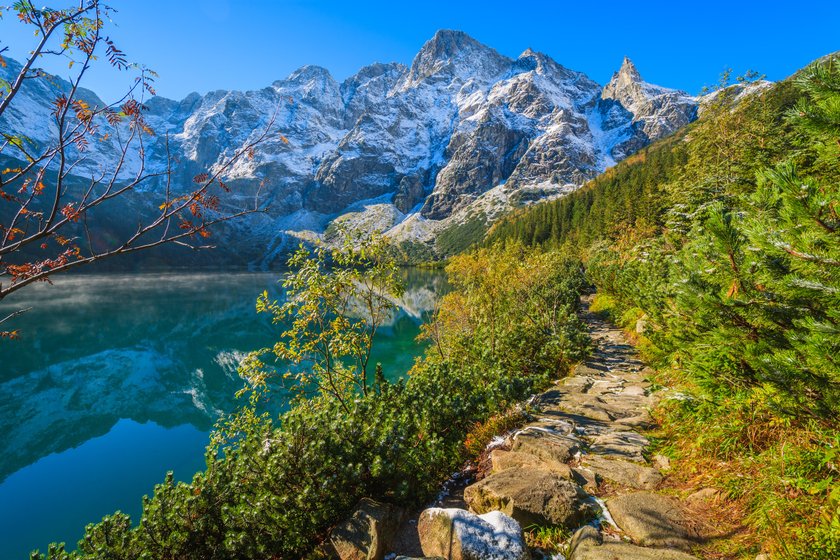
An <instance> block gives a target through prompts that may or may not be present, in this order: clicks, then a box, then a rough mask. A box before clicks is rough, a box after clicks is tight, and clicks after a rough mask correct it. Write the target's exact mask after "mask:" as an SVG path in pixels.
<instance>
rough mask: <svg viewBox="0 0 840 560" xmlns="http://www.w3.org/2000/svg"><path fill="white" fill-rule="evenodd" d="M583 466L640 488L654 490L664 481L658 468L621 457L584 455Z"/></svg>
mask: <svg viewBox="0 0 840 560" xmlns="http://www.w3.org/2000/svg"><path fill="white" fill-rule="evenodd" d="M582 466H583V467H584V468H586V469H589V470H590V471H592V472H593V473H595V475H596V476H599V477H601V478H603V479H607V480H609V481H611V482H614V483H616V484H619V485H621V486H629V487H630V488H636V489H638V490H653V489H654V488H656V487H657V486H659V484H660V483H661V482H662V475H661V474H660V473H659V471H657V470H656V469H653V468H650V467H645V466H643V465H637V464H636V463H629V462H627V461H622V460H620V459H607V458H606V457H602V456H600V455H584V456H583V460H582Z"/></svg>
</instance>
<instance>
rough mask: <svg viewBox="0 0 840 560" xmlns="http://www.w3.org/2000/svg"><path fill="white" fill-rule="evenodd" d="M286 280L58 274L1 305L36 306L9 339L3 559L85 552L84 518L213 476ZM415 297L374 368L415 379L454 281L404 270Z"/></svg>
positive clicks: (271, 276) (134, 508)
mask: <svg viewBox="0 0 840 560" xmlns="http://www.w3.org/2000/svg"><path fill="white" fill-rule="evenodd" d="M281 274H282V273H279V272H274V273H230V272H218V273H195V274H181V273H169V274H151V273H148V274H146V273H144V274H130V275H128V274H126V275H123V274H105V275H79V276H59V277H56V279H55V280H54V282H55V285H53V286H49V285H45V284H42V285H37V286H32V287H29V288H26V289H24V290H21V291H20V292H18V294H19V296H17V295H16V296H12V297H11V298H9V300H7V301H5V302H2V303H0V316H5V315H6V314H7V313H9V312H11V311H13V310H15V309H18V308H22V307H29V306H32V308H33V309H32V310H31V311H29V312H27V313H26V314H24V315H23V316H21V317H19V318H18V319H17V320H16V322H15V324H14V327H13V328H17V329H19V330H20V334H21V338H20V339H19V340H16V341H12V342H10V341H0V391H2V398H0V434H2V435H0V558H3V559H5V558H10V559H14V558H21V559H23V558H28V554H29V552H30V551H31V550H33V549H34V548H40V549H41V550H42V551H44V550H46V545H47V544H48V543H49V542H50V541H59V542H60V541H65V542H67V543H68V545H70V546H69V548H75V543H76V541H77V540H78V539H79V538H80V537H81V536H82V533H83V528H84V526H85V525H86V524H87V523H91V522H96V521H98V520H99V519H100V518H101V517H102V516H103V515H106V514H109V513H112V512H114V511H116V510H121V511H123V512H126V513H128V514H130V515H131V516H132V519H133V520H134V521H135V522H136V521H137V519H138V517H139V513H140V510H141V497H142V496H143V495H144V494H150V493H151V491H152V488H153V486H154V485H155V484H156V483H159V482H161V481H162V480H163V477H164V474H165V473H166V471H168V470H172V471H174V473H175V477H176V478H177V479H180V480H189V479H190V478H191V477H192V475H193V473H195V472H196V471H198V470H201V469H203V468H204V448H205V446H206V444H207V440H208V438H207V435H208V432H209V430H210V428H211V427H212V425H213V423H214V422H215V420H216V419H217V418H218V417H219V415H221V414H223V413H225V412H229V411H231V410H233V409H234V408H235V407H236V406H237V403H236V400H235V399H234V397H233V395H234V393H235V392H236V391H237V390H238V389H239V388H241V387H242V380H241V379H240V378H239V377H238V375H237V373H236V367H237V364H238V362H239V360H240V359H241V357H242V356H243V355H244V354H245V353H246V352H248V351H250V350H254V349H256V348H260V347H264V346H269V345H271V344H272V343H273V342H274V341H275V340H276V338H277V335H278V334H279V332H280V330H281V327H280V326H278V325H272V324H271V322H270V320H269V318H268V316H266V315H264V314H262V315H257V313H256V310H255V301H256V298H257V295H258V294H260V293H261V292H262V291H263V290H269V292H270V293H272V294H273V295H275V296H277V297H278V298H281V297H282V287H281V286H280V285H279V284H278V282H277V281H278V279H279V278H280V276H281ZM405 280H406V286H407V290H406V294H405V296H404V297H403V298H402V299H401V300H400V302H399V305H400V309H399V311H398V312H396V313H395V315H394V317H393V320H391V321H390V322H389V324H388V325H387V326H386V327H385V328H383V329H381V330H380V332H379V333H378V337H377V341H376V347H375V350H374V359H375V360H376V361H379V362H381V363H382V365H383V370H384V372H385V375H386V377H389V378H391V379H394V378H398V377H401V376H403V375H405V373H406V372H407V371H408V369H409V368H410V367H411V365H412V363H413V361H414V358H415V357H416V356H418V355H419V354H420V353H421V352H422V350H423V348H422V346H421V345H418V343H417V342H416V341H415V337H416V336H417V334H418V332H419V326H420V323H421V322H422V320H423V318H424V317H425V315H426V314H428V312H429V311H431V309H432V307H433V305H434V302H435V300H436V298H437V297H438V295H439V294H441V293H442V292H443V291H444V290H445V289H446V286H445V281H444V279H443V277H442V275H441V274H440V273H438V272H434V271H427V270H406V271H405Z"/></svg>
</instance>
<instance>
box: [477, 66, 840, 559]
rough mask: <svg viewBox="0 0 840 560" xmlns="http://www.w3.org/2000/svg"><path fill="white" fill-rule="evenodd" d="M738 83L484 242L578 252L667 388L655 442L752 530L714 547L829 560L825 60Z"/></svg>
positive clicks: (829, 82) (603, 299)
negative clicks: (673, 394) (676, 395)
mask: <svg viewBox="0 0 840 560" xmlns="http://www.w3.org/2000/svg"><path fill="white" fill-rule="evenodd" d="M745 89H746V90H747V91H749V89H750V88H749V87H747V88H745V87H744V85H743V84H740V85H736V86H735V87H731V88H728V89H727V88H722V89H720V90H719V91H718V92H717V93H716V95H713V96H711V97H710V98H709V99H710V100H709V101H708V102H707V104H706V105H705V106H704V107H702V108H701V117H700V119H699V121H697V122H696V123H694V124H692V125H690V126H689V127H687V128H685V129H683V130H682V131H681V132H680V133H678V134H676V135H674V136H672V137H670V138H668V139H666V140H664V141H661V142H659V143H656V144H654V145H652V146H650V147H648V148H647V149H645V150H643V151H641V152H639V153H638V154H637V155H635V156H633V157H631V158H628V159H627V160H625V161H624V162H622V163H620V164H619V165H618V166H616V167H615V168H613V169H611V170H609V171H608V172H607V173H605V174H603V175H602V176H600V177H599V178H597V179H595V180H593V181H591V182H590V183H589V184H588V185H587V186H585V187H584V188H583V189H581V190H580V191H578V192H576V193H573V194H571V195H570V196H568V197H565V198H563V199H560V200H557V201H554V202H551V203H545V204H539V205H536V206H534V207H532V208H530V209H527V210H525V211H522V212H521V213H519V214H518V215H516V216H512V217H510V218H509V219H507V220H505V221H504V222H503V223H500V224H499V225H498V226H497V227H496V228H494V229H493V230H492V231H491V233H490V235H489V236H488V241H487V242H488V243H496V242H506V241H510V240H512V239H515V240H521V241H524V242H525V243H529V244H534V245H541V246H543V247H546V248H548V249H551V250H560V251H563V252H569V253H573V254H575V255H579V256H580V257H581V258H582V259H583V261H584V262H585V264H586V268H587V273H588V277H589V279H590V281H591V282H592V283H593V284H594V285H595V287H596V288H597V290H598V294H599V295H598V298H597V300H596V305H597V306H598V307H599V308H600V309H602V310H605V311H608V312H610V313H611V314H612V316H613V317H614V318H615V319H616V320H617V321H618V322H620V323H622V324H623V325H625V326H626V327H627V328H628V329H630V330H633V331H634V332H635V333H636V336H637V338H638V343H639V345H640V347H641V348H642V349H643V350H644V351H645V352H646V353H647V355H648V357H649V358H651V359H653V360H655V361H656V363H657V364H658V365H659V368H660V371H661V372H663V374H664V375H665V376H666V378H667V379H669V380H670V381H671V382H676V383H677V384H678V385H680V386H681V387H682V390H683V391H684V392H685V395H684V398H683V399H681V400H674V401H672V402H673V403H674V404H671V405H669V406H668V407H666V410H665V411H663V414H664V418H663V424H662V433H661V436H662V438H663V439H662V445H663V447H664V448H667V449H669V450H670V451H671V452H672V454H673V455H674V456H675V457H678V458H679V460H680V461H682V462H683V463H684V464H685V465H688V466H691V467H692V468H690V469H683V470H688V471H693V473H694V474H693V475H692V476H694V477H696V478H695V480H694V482H695V483H697V482H698V481H699V482H700V484H705V485H708V486H712V487H715V488H718V489H721V490H723V491H724V493H725V495H726V497H727V498H729V499H731V500H732V504H731V506H730V511H731V512H732V513H733V514H734V515H741V516H742V517H743V522H744V524H745V526H746V527H749V528H750V530H749V531H746V532H745V534H742V535H735V536H733V538H732V542H728V541H727V542H725V543H721V544H720V545H719V546H720V547H721V552H722V553H727V552H728V553H733V552H734V551H737V550H740V551H742V552H743V551H746V550H750V546H751V547H752V548H753V549H755V548H759V547H761V546H764V547H765V548H769V549H770V550H772V552H773V553H774V554H778V555H779V557H784V558H825V559H828V558H837V557H840V536H839V535H840V509H838V506H839V505H840V485H839V484H838V479H840V470H838V457H840V451H838V448H840V436H838V432H837V427H838V424H837V418H838V414H840V363H838V358H837V357H838V356H840V183H839V182H838V181H839V180H840V143H839V140H840V65H839V64H838V62H837V56H836V55H833V56H830V57H826V58H824V59H822V60H820V61H818V62H817V63H815V64H814V65H812V66H810V67H808V68H806V69H805V70H803V71H801V72H799V73H798V74H797V75H795V76H793V77H792V78H790V79H788V80H786V81H783V82H780V83H777V84H774V85H773V86H772V87H767V88H763V89H759V88H757V87H753V88H752V90H753V91H752V92H751V93H747V94H744V93H743V92H744V90H745ZM727 547H728V549H727ZM772 557H774V558H775V557H776V556H775V555H774V556H772Z"/></svg>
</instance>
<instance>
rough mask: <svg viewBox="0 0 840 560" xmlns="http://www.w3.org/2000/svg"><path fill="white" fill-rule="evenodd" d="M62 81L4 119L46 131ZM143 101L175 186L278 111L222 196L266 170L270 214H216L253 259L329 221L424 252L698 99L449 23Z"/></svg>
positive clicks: (544, 191) (672, 119)
mask: <svg viewBox="0 0 840 560" xmlns="http://www.w3.org/2000/svg"><path fill="white" fill-rule="evenodd" d="M10 67H11V65H10ZM12 70H13V68H9V69H6V73H9V72H10V71H12ZM42 82H43V83H42ZM60 87H61V86H60V85H59V86H55V85H51V84H50V83H48V80H31V81H28V89H27V90H26V92H24V93H25V95H24V96H23V97H22V98H21V99H20V103H18V100H16V101H15V103H14V104H13V105H15V106H16V112H11V113H10V112H7V115H4V118H3V120H0V131H2V132H8V133H15V132H18V133H20V132H23V133H28V134H29V135H33V136H34V137H36V139H37V140H38V141H41V142H43V141H49V139H50V137H51V135H52V134H54V133H55V131H54V130H52V129H50V127H49V126H47V125H45V123H47V122H48V121H49V118H48V117H49V112H50V111H51V107H52V105H51V104H52V101H53V99H54V97H55V95H56V93H57V91H58V89H60ZM57 88H58V89H57ZM86 95H90V97H91V102H92V103H94V104H101V101H99V100H98V98H96V97H95V95H93V94H92V93H87V92H86ZM147 106H148V111H147V115H146V118H147V120H148V122H149V123H150V124H151V126H152V128H154V129H155V130H156V132H157V135H156V136H155V137H154V139H153V140H152V141H151V145H150V146H148V150H147V153H148V159H149V161H148V165H150V166H152V167H153V168H159V167H162V166H164V165H165V164H166V158H165V155H166V150H165V143H164V139H165V138H166V137H167V136H168V137H169V142H170V150H171V152H172V153H173V154H175V155H176V156H177V162H176V164H175V183H176V188H181V189H184V190H186V189H189V188H190V185H191V179H192V177H193V176H194V175H195V174H197V173H200V172H202V171H207V170H213V169H216V168H218V166H220V165H221V164H222V162H224V160H225V158H226V157H229V156H230V155H231V154H233V153H234V152H235V151H236V150H237V149H238V148H240V147H241V146H243V145H244V144H245V143H246V142H247V141H248V140H249V139H251V138H253V137H254V136H255V135H257V134H259V133H260V132H261V131H262V130H263V129H264V127H265V126H266V125H267V124H268V122H269V120H270V119H271V118H272V115H274V118H275V128H276V131H277V134H272V135H271V136H270V138H269V139H268V140H267V141H266V142H265V143H264V144H262V145H261V146H260V147H259V149H258V150H257V152H256V154H255V157H254V158H253V159H242V160H240V161H239V162H238V163H237V164H236V165H235V166H233V167H232V168H231V169H230V170H229V171H228V172H227V174H226V176H225V177H224V178H225V179H226V180H227V181H228V182H229V183H230V184H232V185H233V186H234V187H235V188H234V193H238V194H234V198H233V200H232V201H231V203H232V204H235V203H242V202H244V201H245V200H246V199H248V197H251V196H253V194H254V192H255V191H256V189H257V185H259V184H260V183H262V184H263V189H262V192H263V203H264V204H265V207H266V210H267V212H266V213H264V214H260V215H254V216H249V217H248V218H247V219H245V220H241V221H239V222H236V223H233V224H231V225H230V226H226V227H228V228H229V229H228V230H227V231H226V232H225V235H224V236H223V238H224V239H225V240H226V241H225V245H226V247H220V249H221V250H222V252H224V250H228V251H230V252H231V253H235V254H237V255H239V256H243V255H246V256H247V258H248V259H249V260H251V261H253V262H255V263H257V264H270V262H271V261H273V260H276V259H279V258H281V257H282V255H283V253H284V251H285V250H287V249H288V248H290V247H292V246H294V244H296V243H297V241H298V240H299V239H301V238H302V239H314V238H316V237H318V236H319V235H321V234H322V233H323V231H325V229H326V228H327V227H328V225H329V223H330V222H331V221H333V220H335V219H340V220H341V221H343V222H346V223H349V224H351V225H352V224H355V225H357V226H359V227H365V228H367V229H377V230H380V231H384V232H386V234H387V235H389V236H391V237H392V238H394V239H395V240H397V241H408V242H411V243H422V244H425V245H426V246H427V247H428V248H429V250H430V251H431V252H435V251H436V250H437V249H438V248H437V247H436V245H435V240H436V236H438V235H439V234H440V233H441V232H443V231H445V230H447V229H448V228H451V227H453V226H457V225H459V224H464V223H466V222H469V221H471V220H472V221H475V220H478V221H483V222H484V223H489V222H491V221H492V220H494V219H495V218H496V217H498V216H499V215H500V214H501V213H502V212H504V211H505V210H507V209H509V208H512V207H515V206H518V205H521V204H527V203H530V202H533V201H536V200H540V199H543V198H546V197H556V196H560V195H562V194H564V193H567V192H569V191H571V190H573V189H575V188H577V187H578V186H580V185H581V184H582V183H583V182H585V181H586V180H588V179H590V178H592V177H594V176H595V175H597V174H598V173H600V172H601V171H603V170H604V169H605V168H606V167H608V166H610V165H614V164H615V162H616V161H618V160H620V159H622V158H624V157H626V156H627V155H629V154H630V153H632V152H633V151H635V150H637V149H639V148H641V147H643V146H645V145H647V144H648V143H650V142H651V141H653V140H656V139H658V138H660V137H662V136H665V135H667V134H670V133H671V132H673V131H674V130H676V129H677V128H679V127H681V126H683V125H685V124H687V123H688V122H690V121H691V120H692V119H694V118H695V116H696V113H697V100H696V99H694V98H692V97H690V96H688V95H687V94H685V93H683V92H678V91H675V90H669V89H666V88H661V87H659V86H653V85H651V84H647V83H646V82H644V81H642V79H641V76H640V75H639V73H638V71H637V70H636V68H635V67H634V66H633V64H632V62H630V61H629V60H626V59H625V61H624V63H623V64H622V66H621V69H620V70H619V71H618V72H617V73H616V74H615V75H614V76H613V78H612V79H611V80H610V83H609V84H608V85H607V86H606V87H603V88H602V87H601V86H600V85H598V84H597V83H595V82H594V81H592V80H591V79H589V78H588V77H587V76H586V75H584V74H582V73H580V72H575V71H573V70H570V69H567V68H565V67H563V66H561V65H560V64H558V63H557V62H555V61H554V60H552V59H551V58H550V57H548V56H546V55H544V54H541V53H538V52H534V51H532V50H530V49H528V50H526V51H525V52H523V53H522V55H520V56H519V57H518V58H517V59H516V60H512V59H510V58H508V57H505V56H503V55H501V54H499V53H498V52H496V51H495V50H493V49H492V48H490V47H488V46H485V45H483V44H481V43H479V42H478V41H476V40H475V39H473V38H471V37H470V36H468V35H467V34H465V33H463V32H460V31H449V30H442V31H439V32H438V33H436V34H435V36H434V37H433V38H432V39H431V40H429V41H428V42H427V43H426V44H425V45H424V46H423V47H422V48H421V50H420V52H419V53H418V54H417V56H416V57H415V59H414V61H413V62H412V64H411V65H410V67H405V66H403V65H400V64H393V63H392V64H380V63H377V64H372V65H370V66H366V67H364V68H362V69H361V70H360V71H359V72H358V73H357V74H355V75H354V76H351V77H350V78H348V79H347V80H345V81H344V82H343V83H341V84H339V83H338V82H336V81H335V80H334V79H333V77H332V76H331V75H330V74H329V72H328V71H327V70H325V69H323V68H320V67H317V66H305V67H303V68H301V69H299V70H297V71H295V72H293V73H292V74H291V75H290V76H289V77H288V78H286V79H284V80H278V81H276V82H274V83H273V84H272V85H271V86H269V87H266V88H263V89H261V90H258V91H246V92H243V91H214V92H210V93H207V94H206V95H203V96H202V95H198V94H190V95H189V96H187V97H186V98H185V99H183V100H181V101H172V100H168V99H163V98H153V99H151V100H150V101H149V102H148V103H147ZM91 151H92V152H94V153H93V154H92V157H91V158H90V159H91V165H92V166H94V165H96V166H100V167H101V166H107V164H108V162H109V161H110V160H109V158H110V157H112V155H113V147H112V146H109V145H108V144H107V143H103V146H98V145H97V146H96V147H95V148H93V149H92V150H91ZM147 188H148V189H155V188H160V187H159V186H158V185H154V184H150V185H148V186H147ZM150 210H153V207H151V206H150Z"/></svg>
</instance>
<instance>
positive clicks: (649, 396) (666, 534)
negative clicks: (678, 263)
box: [367, 299, 699, 560]
mask: <svg viewBox="0 0 840 560" xmlns="http://www.w3.org/2000/svg"><path fill="white" fill-rule="evenodd" d="M588 303H589V301H588V300H586V299H585V300H584V318H585V319H586V321H587V323H588V324H589V326H590V332H591V336H592V339H593V341H594V343H595V347H596V348H595V351H594V352H593V355H592V357H591V358H590V359H588V360H587V361H586V362H584V363H582V364H580V365H578V366H577V367H576V368H575V369H574V371H573V373H572V375H571V376H570V377H567V378H565V379H562V380H560V381H558V382H557V383H556V384H555V386H554V387H553V388H551V389H549V390H548V391H546V392H544V393H542V394H541V395H539V396H537V397H536V399H535V401H534V404H535V406H536V408H537V410H538V411H539V412H538V414H537V418H536V419H535V420H534V421H533V422H531V423H530V424H528V425H526V426H524V427H523V428H522V429H520V430H518V431H516V432H515V433H513V434H510V435H508V436H507V438H506V440H505V443H504V445H501V446H499V447H497V448H495V449H493V450H492V452H491V453H490V455H489V468H488V472H487V473H485V476H484V478H481V479H480V480H478V481H477V482H475V483H474V484H471V485H469V486H467V487H466V488H464V490H463V502H461V500H460V496H456V497H455V498H454V499H453V498H450V503H448V504H443V506H444V507H438V508H430V509H427V510H425V511H423V512H422V514H421V515H420V517H419V519H418V518H414V519H410V520H409V521H408V522H407V523H404V524H403V528H402V529H401V530H400V532H399V534H398V535H397V538H396V539H393V540H392V544H391V545H390V546H389V547H387V548H388V550H389V551H390V552H391V554H390V555H388V556H386V557H389V558H394V557H397V558H409V557H426V558H429V557H443V558H450V559H452V560H457V559H470V560H480V559H483V560H488V559H499V560H503V559H508V558H510V559H522V558H527V557H528V552H527V551H526V552H524V553H523V550H524V547H523V543H522V540H521V539H522V537H521V532H519V533H517V531H513V532H512V530H511V527H513V526H515V523H514V524H512V522H514V521H515V522H518V527H519V528H520V529H529V528H533V527H534V526H553V527H561V528H563V529H565V530H566V531H568V532H569V533H570V534H572V535H573V536H572V538H571V541H570V543H569V546H568V558H567V560H612V559H615V558H628V559H630V558H633V559H640V560H646V559H651V560H653V559H657V560H691V559H692V558H695V557H694V556H692V554H691V549H692V548H693V547H695V546H696V545H697V544H698V542H699V540H698V536H697V534H696V533H695V532H693V530H692V528H691V526H690V524H689V522H688V519H687V514H686V513H685V510H684V508H683V504H681V503H680V502H679V501H678V500H676V499H674V498H672V497H669V496H667V495H665V494H661V493H657V492H656V489H657V488H658V487H659V486H660V484H661V483H662V481H663V478H664V474H663V472H661V469H667V463H668V462H667V459H665V458H662V457H657V458H650V457H648V447H649V441H648V440H647V438H645V436H644V435H642V434H641V433H640V432H641V431H643V430H644V429H645V428H647V427H650V426H651V425H652V419H651V416H650V412H649V411H650V410H651V409H652V408H653V407H654V406H655V404H656V400H657V395H656V394H655V393H652V391H651V384H650V383H649V382H648V381H647V377H648V376H649V374H651V373H652V371H651V370H650V369H649V368H647V367H646V366H645V365H644V364H643V363H642V362H641V361H640V360H639V358H638V356H637V354H636V352H635V350H634V349H633V347H632V346H631V345H629V344H628V343H627V340H626V339H625V337H624V335H623V333H622V332H621V331H620V330H619V329H617V328H615V327H613V326H612V325H610V324H608V323H606V322H605V321H603V320H601V319H600V318H599V317H597V316H596V315H594V314H591V313H589V312H588V311H587V310H588ZM652 463H653V464H652ZM462 504H463V505H462ZM467 509H468V510H469V511H466V510H467ZM400 555H402V556H400ZM532 556H533V555H532ZM367 557H368V558H374V556H367ZM555 558H559V557H555Z"/></svg>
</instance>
